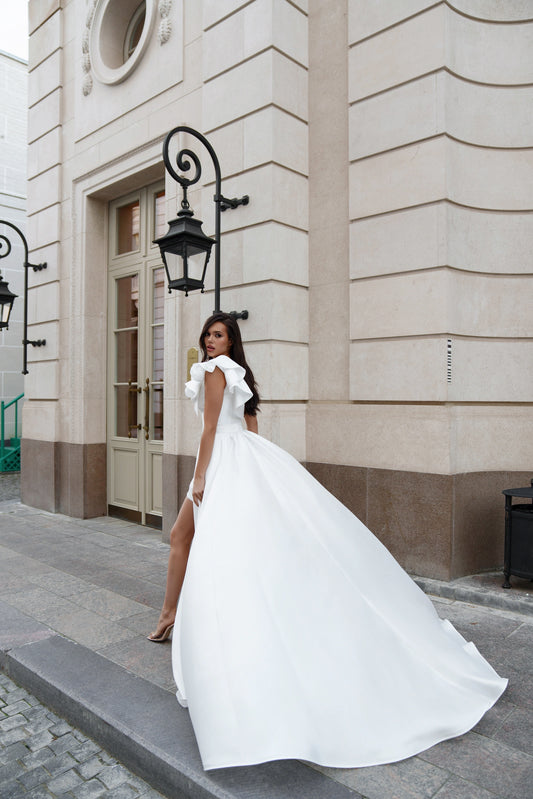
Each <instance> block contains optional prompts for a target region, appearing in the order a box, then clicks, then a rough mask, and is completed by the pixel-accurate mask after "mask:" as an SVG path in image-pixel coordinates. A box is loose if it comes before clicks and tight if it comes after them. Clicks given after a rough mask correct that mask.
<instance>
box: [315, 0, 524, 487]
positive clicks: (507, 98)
mask: <svg viewBox="0 0 533 799" xmlns="http://www.w3.org/2000/svg"><path fill="white" fill-rule="evenodd" d="M316 5H317V8H322V10H323V11H324V13H326V12H325V5H326V4H322V3H317V4H316ZM338 5H339V4H332V6H335V8H336V9H337V10H338ZM531 17H532V15H531V14H529V15H527V8H526V7H525V5H524V4H523V3H518V2H517V3H515V2H510V3H505V4H501V3H488V4H487V3H475V2H466V0H465V2H461V3H438V4H434V3H430V2H420V1H419V2H415V1H414V0H405V1H403V0H402V2H395V3H387V4H386V3H380V4H375V3H368V2H366V0H351V2H349V3H348V37H347V39H348V41H347V42H346V40H345V38H344V37H345V32H344V30H343V29H342V27H341V26H340V25H339V28H338V31H337V38H336V47H337V50H341V49H342V48H343V47H346V51H347V60H348V70H349V89H348V103H347V109H346V113H347V117H348V123H347V126H348V136H349V156H348V158H349V168H348V170H349V220H350V221H349V236H350V265H349V278H348V277H347V276H346V274H344V283H343V286H344V291H345V292H346V293H347V294H348V296H349V333H348V335H347V336H346V338H343V337H342V333H340V330H341V324H340V319H341V318H342V319H345V318H346V311H345V310H344V309H343V305H342V301H341V302H340V303H339V301H338V297H339V295H342V289H341V290H336V291H335V290H334V289H333V287H331V286H330V285H328V289H327V292H326V293H325V294H324V295H323V297H322V300H321V313H322V316H321V320H322V319H325V318H327V319H328V321H331V323H332V324H333V326H335V329H336V331H337V330H338V331H339V333H340V335H339V346H338V348H336V350H335V349H334V348H333V347H332V346H331V347H330V348H329V355H330V357H331V359H332V361H331V363H332V367H333V368H332V369H331V372H332V373H333V374H334V375H335V376H336V377H338V375H339V374H340V373H342V371H343V370H342V368H340V369H339V368H338V359H339V358H341V360H342V357H343V356H342V352H343V347H344V342H345V340H346V339H349V342H350V343H349V349H350V352H349V370H346V373H348V374H349V388H348V389H347V390H345V391H344V392H343V391H340V392H339V394H338V399H339V400H340V401H341V404H338V403H332V400H333V399H335V393H334V391H335V389H334V388H333V387H332V390H331V391H330V393H329V396H328V394H327V391H328V389H327V388H326V396H324V395H323V394H320V393H319V394H317V395H316V398H317V399H320V400H322V401H323V402H324V401H326V404H324V405H318V404H313V405H312V406H311V408H310V415H309V419H308V439H307V440H308V447H307V457H308V460H310V461H317V462H330V463H344V464H350V465H354V466H363V467H366V466H370V467H373V468H385V469H391V468H392V469H400V470H414V471H420V472H435V473H443V474H453V473H456V472H469V471H478V470H481V471H483V470H501V469H517V470H520V469H528V468H530V467H531V455H530V448H529V447H528V445H527V441H528V440H529V439H530V437H531V434H532V432H533V431H532V429H531V425H532V420H531V408H530V402H531V397H532V396H533V378H532V375H533V370H532V368H531V367H532V366H533V348H532V346H531V337H532V334H533V328H532V322H531V315H530V314H529V313H528V311H527V310H526V309H527V306H528V303H529V304H530V302H531V296H532V294H533V282H532V281H533V277H532V272H533V270H532V261H531V250H532V244H533V214H532V213H531V209H532V208H533V191H532V187H533V180H532V176H533V148H532V145H533V117H532V115H531V107H532V100H533V93H532V89H531V83H532V80H533V59H532V58H531V52H532V47H531V45H532V42H533V40H532V37H533V20H532V19H531ZM311 19H312V17H311ZM326 38H328V37H326ZM316 41H317V44H316V47H317V55H316V58H317V59H319V52H320V49H322V51H324V49H325V48H326V45H325V44H324V43H323V42H322V41H321V39H320V37H319V36H317V40H316ZM330 48H331V49H333V47H332V45H330ZM313 57H314V56H313V53H311V54H310V60H311V63H312V62H313ZM311 75H312V71H311ZM336 78H337V75H336V74H335V76H333V75H330V76H329V80H330V88H331V87H332V85H333V83H334V81H335V80H336ZM320 88H321V87H320V85H319V84H318V83H317V86H316V90H317V91H320ZM314 90H315V87H314V85H313V84H312V85H311V92H313V91H314ZM339 93H340V92H339ZM341 124H342V120H341ZM322 127H323V138H322V145H323V149H322V152H323V154H324V161H326V162H327V155H328V151H327V150H326V147H325V144H326V141H327V130H328V127H329V124H328V121H327V120H324V123H323V126H322ZM317 128H320V119H314V120H313V128H312V132H311V134H310V135H311V137H317V138H318V137H319V135H320V134H319V133H318V132H317ZM313 130H314V132H313ZM331 136H332V137H333V136H336V137H337V139H338V138H339V133H338V130H336V133H335V134H333V133H332V134H331ZM336 143H337V144H338V142H336ZM332 150H333V152H334V154H335V156H334V157H335V158H336V159H338V158H339V155H338V153H339V149H338V147H333V148H332ZM333 170H334V167H333ZM333 174H334V175H336V173H335V171H333ZM315 185H316V184H313V185H312V188H311V197H315V201H316V204H317V207H319V206H320V194H319V195H318V197H316V196H315V195H314V191H313V190H314V188H315ZM335 188H336V196H337V197H339V196H342V193H343V191H344V181H343V176H342V174H341V175H340V176H339V177H338V178H337V182H336V187H335ZM332 193H333V192H332ZM340 210H341V212H342V209H340ZM326 213H327V212H326ZM313 236H314V231H313V229H311V232H310V238H311V240H312V239H313ZM331 250H332V251H330V253H329V258H328V256H327V255H326V257H325V259H324V260H326V261H327V264H328V266H327V268H324V271H325V272H327V270H333V269H335V270H337V273H339V272H342V267H341V266H340V264H341V262H342V248H340V250H339V255H338V257H336V256H335V251H334V248H331ZM312 262H313V261H312V256H311V260H310V264H312ZM332 264H335V266H334V267H333V266H332ZM340 277H341V278H342V275H340ZM336 279H337V278H336ZM339 286H340V284H339ZM334 291H335V299H332V298H331V297H330V294H331V293H332V292H334ZM528 298H529V300H528ZM328 305H329V309H328V310H329V316H327V313H326V307H327V306H328ZM319 329H320V330H321V331H322V329H323V328H322V326H320V327H319ZM334 353H335V354H334ZM323 369H324V371H326V370H327V357H326V359H325V360H324V364H323ZM311 393H312V394H313V387H311Z"/></svg>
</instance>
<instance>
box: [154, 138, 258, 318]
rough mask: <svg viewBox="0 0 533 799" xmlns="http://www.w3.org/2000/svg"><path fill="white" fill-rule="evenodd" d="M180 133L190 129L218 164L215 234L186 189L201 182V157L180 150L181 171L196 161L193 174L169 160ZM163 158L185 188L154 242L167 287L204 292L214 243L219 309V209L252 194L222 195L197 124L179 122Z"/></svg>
mask: <svg viewBox="0 0 533 799" xmlns="http://www.w3.org/2000/svg"><path fill="white" fill-rule="evenodd" d="M178 133H189V134H190V135H191V136H195V137H196V138H197V139H198V140H199V141H201V142H202V144H203V145H204V147H205V148H206V150H207V151H208V153H209V155H210V156H211V159H212V161H213V166H214V168H215V196H214V197H213V200H214V203H215V235H214V237H213V238H211V237H209V236H206V235H205V233H204V232H203V230H202V222H201V221H200V220H199V219H195V218H194V213H193V211H192V209H191V207H190V205H189V201H188V199H187V189H188V188H189V186H193V185H194V184H195V183H198V181H199V180H200V177H201V174H202V167H201V164H200V159H199V158H198V156H197V155H196V153H194V152H193V151H192V150H187V149H182V150H180V151H179V152H178V154H177V156H176V164H177V167H178V169H180V170H181V171H182V172H187V171H188V170H189V169H190V168H191V161H192V162H193V163H194V167H195V173H194V175H193V176H192V177H190V178H187V177H185V176H184V175H180V174H179V173H178V172H176V170H175V169H174V167H173V166H172V164H171V162H170V157H169V146H170V140H171V139H172V138H173V136H175V135H176V134H178ZM189 159H190V160H189ZM163 160H164V162H165V167H166V169H167V171H168V172H169V174H170V175H172V177H173V178H174V180H176V181H177V182H178V183H179V184H180V186H181V187H182V189H183V198H182V200H181V210H179V211H178V215H177V217H176V219H173V220H172V221H170V222H169V223H168V226H169V227H168V231H167V233H165V235H164V236H161V237H160V238H158V239H155V241H154V244H158V245H159V249H160V250H161V258H162V259H163V263H164V265H165V270H166V273H167V280H168V290H169V292H170V291H171V290H172V289H177V290H178V291H184V292H185V296H187V295H188V293H189V291H195V290H198V289H199V290H200V291H202V292H203V291H204V284H205V275H206V271H207V264H208V263H209V258H210V255H211V249H212V247H213V245H214V247H215V311H220V213H221V211H226V210H227V209H228V208H237V207H238V206H239V205H248V203H249V201H250V198H249V197H248V195H245V196H244V197H240V198H237V197H234V198H233V199H231V200H230V199H228V198H227V197H223V196H222V192H221V185H222V178H221V174H220V164H219V161H218V158H217V155H216V153H215V151H214V150H213V148H212V146H211V145H210V143H209V142H208V141H207V139H206V138H205V136H203V135H202V134H201V133H199V132H198V131H197V130H194V128H188V127H186V126H184V125H180V126H179V127H177V128H173V130H171V131H170V133H168V134H167V136H166V138H165V142H164V144H163ZM231 315H232V316H234V317H235V318H236V319H247V318H248V311H240V312H237V311H232V312H231Z"/></svg>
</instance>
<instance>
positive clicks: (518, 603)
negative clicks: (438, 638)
mask: <svg viewBox="0 0 533 799" xmlns="http://www.w3.org/2000/svg"><path fill="white" fill-rule="evenodd" d="M0 498H1V496H0ZM167 553H168V547H167V545H165V544H163V543H162V542H161V540H160V533H158V532H157V531H153V530H150V529H149V528H145V527H141V526H139V525H135V524H131V523H129V522H124V521H121V520H118V519H111V518H107V517H103V518H99V519H89V520H79V519H72V518H70V517H66V516H61V515H56V514H50V513H47V512H44V511H39V510H36V509H34V508H29V507H27V506H24V505H22V504H21V503H20V502H19V501H18V500H17V499H16V498H9V499H5V500H4V501H0V564H1V572H0V619H1V621H0V667H1V668H2V669H3V670H4V671H6V672H7V674H8V675H9V676H10V677H11V678H12V679H13V680H14V681H15V682H17V683H19V684H20V685H22V686H24V688H26V689H27V690H28V691H30V692H31V693H32V694H34V695H35V696H36V697H37V698H38V699H39V700H41V701H42V702H43V703H44V704H46V705H47V706H49V707H50V708H51V709H52V710H53V711H54V712H55V713H57V714H58V715H59V716H61V717H63V718H66V719H67V720H68V721H69V722H70V723H72V724H74V725H75V726H77V727H78V728H80V729H81V730H82V731H83V732H84V733H85V734H86V735H89V736H90V737H92V738H94V739H95V740H97V741H98V742H99V744H101V746H103V747H104V748H106V749H107V750H108V751H109V752H111V754H112V755H113V756H114V757H116V758H117V759H118V760H119V761H120V762H122V763H124V765H126V766H127V767H128V768H130V769H132V770H133V771H134V772H135V773H137V774H138V775H139V776H140V777H142V778H143V779H145V780H147V781H148V782H149V783H150V784H151V785H152V786H153V787H154V788H155V789H157V790H158V791H160V792H161V793H163V794H165V795H167V796H172V797H179V798H181V797H183V798H184V799H185V798H186V799H188V798H189V797H194V798H196V797H198V798H200V797H201V799H207V798H208V797H220V799H233V797H242V798H243V799H244V798H245V797H246V798H249V799H252V797H253V798H254V799H255V798H256V797H257V798H258V799H261V798H263V799H349V797H351V798H352V799H354V797H367V798H368V799H393V797H394V799H429V797H435V798H436V799H463V797H464V799H467V798H468V799H494V797H501V799H503V797H512V798H513V799H529V797H531V785H532V784H533V722H532V721H531V719H530V716H531V712H532V711H533V658H532V653H533V591H532V588H533V585H532V584H531V583H529V582H526V581H523V580H518V579H516V578H513V579H512V583H513V588H512V589H511V590H510V591H504V590H503V589H501V587H500V586H501V583H502V579H501V575H486V576H483V577H477V576H476V577H473V578H466V579H464V580H457V581H455V582H454V583H439V582H438V581H427V580H425V581H420V582H421V583H423V584H424V587H425V590H427V591H428V592H430V593H432V594H440V596H436V597H435V598H434V602H435V606H436V608H437V611H438V613H439V615H441V616H442V617H447V618H449V619H450V621H451V622H452V623H453V624H454V625H455V626H456V627H457V629H458V630H459V631H460V632H461V633H462V634H463V635H464V636H465V637H466V638H467V640H473V641H474V643H475V644H476V646H477V647H478V648H479V649H480V651H481V652H482V653H483V654H484V655H485V656H486V657H487V658H488V659H489V661H490V662H491V663H492V665H493V666H494V667H495V668H496V670H497V671H499V673H500V674H502V676H506V677H509V678H510V686H509V688H508V690H507V692H506V694H505V695H504V697H503V699H502V700H500V702H499V703H497V705H496V706H495V707H494V708H493V709H492V710H491V711H489V713H488V714H487V715H486V716H485V718H484V719H483V720H482V721H481V722H480V724H478V726H477V727H476V729H475V731H472V732H470V733H468V734H467V735H465V736H462V737H461V738H459V739H455V740H452V741H447V742H444V743H442V744H439V745H437V746H435V747H433V748H432V749H430V750H428V751H427V752H424V753H422V754H421V755H420V756H418V757H414V758H410V759H409V760H406V761H403V762H401V763H397V764H392V765H389V766H380V767H374V768H366V769H322V768H320V769H318V768H315V767H311V766H309V765H307V764H303V763H299V762H297V761H279V762H275V763H268V764H265V765H260V766H254V767H250V768H235V769H221V770H218V771H212V772H207V773H206V772H204V771H203V770H202V767H201V762H200V758H199V755H198V750H197V747H196V742H195V739H194V734H193V731H192V727H191V725H190V721H189V716H188V713H187V711H186V710H184V709H182V708H181V707H180V706H179V705H178V703H177V702H176V699H175V697H174V685H173V680H172V673H171V663H170V646H168V645H156V644H153V643H150V642H149V641H148V640H147V639H146V635H147V634H148V632H149V631H150V630H151V629H153V628H154V626H155V624H156V622H157V618H158V614H159V608H160V606H161V603H162V600H163V593H164V582H165V575H166V561H167ZM376 579H379V576H376ZM465 599H468V601H469V604H466V603H465V602H464V600H465ZM459 600H463V601H459ZM478 603H479V604H478ZM354 723H357V720H356V719H354Z"/></svg>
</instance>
